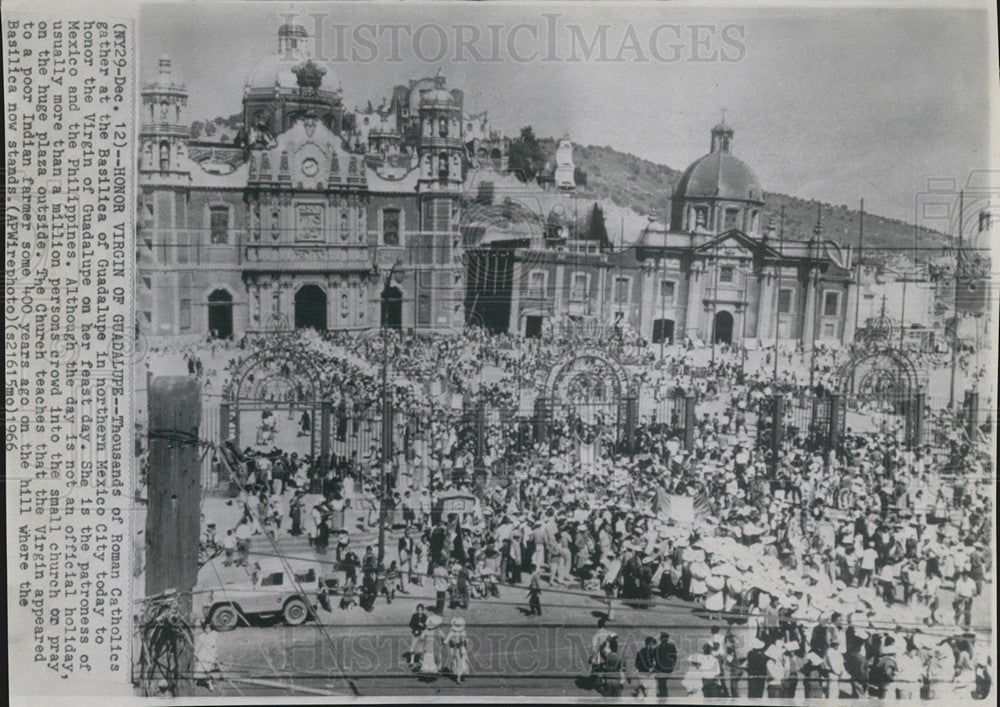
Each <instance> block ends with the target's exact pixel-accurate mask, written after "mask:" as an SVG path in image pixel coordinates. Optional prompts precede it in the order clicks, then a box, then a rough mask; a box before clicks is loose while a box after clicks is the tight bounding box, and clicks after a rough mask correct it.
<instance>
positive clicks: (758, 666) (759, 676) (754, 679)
mask: <svg viewBox="0 0 1000 707" xmlns="http://www.w3.org/2000/svg"><path fill="white" fill-rule="evenodd" d="M767 662H768V657H767V654H766V653H765V645H764V642H763V641H762V640H760V639H759V638H753V639H751V640H750V646H749V650H748V651H747V697H751V698H755V699H759V698H761V697H763V696H764V687H765V685H766V684H767Z"/></svg>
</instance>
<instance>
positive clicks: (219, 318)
mask: <svg viewBox="0 0 1000 707" xmlns="http://www.w3.org/2000/svg"><path fill="white" fill-rule="evenodd" d="M208 332H209V334H211V335H212V337H213V338H216V339H231V338H233V296H232V295H231V294H229V293H228V292H227V291H226V290H214V291H213V292H212V294H210V295H209V296H208Z"/></svg>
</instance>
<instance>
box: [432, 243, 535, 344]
mask: <svg viewBox="0 0 1000 707" xmlns="http://www.w3.org/2000/svg"><path fill="white" fill-rule="evenodd" d="M508 257H510V258H511V260H512V261H513V262H512V263H511V280H512V282H511V287H510V317H509V319H508V321H507V331H509V332H510V333H512V334H518V335H520V334H521V279H522V278H523V277H524V276H525V275H526V274H527V273H525V272H524V270H523V268H522V263H520V262H519V261H518V258H517V255H515V254H513V253H511V254H510V255H509V256H508ZM498 274H499V273H494V276H497V275H498ZM415 306H416V299H414V307H415Z"/></svg>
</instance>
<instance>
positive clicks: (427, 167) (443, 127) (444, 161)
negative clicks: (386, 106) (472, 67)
mask: <svg viewBox="0 0 1000 707" xmlns="http://www.w3.org/2000/svg"><path fill="white" fill-rule="evenodd" d="M419 106H420V108H419V113H420V138H419V140H418V142H417V155H418V157H419V159H420V183H421V190H422V191H428V190H430V191H441V190H457V189H459V188H460V187H461V186H462V176H463V175H462V170H463V164H462V154H463V152H464V149H465V148H464V146H463V140H462V92H461V91H458V90H454V91H450V92H449V91H447V90H446V89H445V88H443V87H441V88H425V89H423V90H421V91H420V103H419Z"/></svg>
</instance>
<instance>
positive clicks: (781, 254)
mask: <svg viewBox="0 0 1000 707" xmlns="http://www.w3.org/2000/svg"><path fill="white" fill-rule="evenodd" d="M784 259H785V207H784V206H782V207H781V220H780V222H779V226H778V266H777V268H776V269H777V273H776V275H777V276H778V279H777V282H776V283H775V287H774V378H773V383H772V385H773V386H774V387H775V389H777V385H778V332H779V330H780V328H781V275H782V268H783V262H784Z"/></svg>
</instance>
